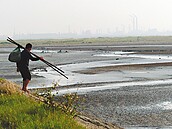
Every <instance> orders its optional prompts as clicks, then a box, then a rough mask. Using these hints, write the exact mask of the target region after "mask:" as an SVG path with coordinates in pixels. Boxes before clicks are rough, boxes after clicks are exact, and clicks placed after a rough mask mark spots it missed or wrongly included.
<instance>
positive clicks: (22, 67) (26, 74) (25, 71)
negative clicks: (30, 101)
mask: <svg viewBox="0 0 172 129" xmlns="http://www.w3.org/2000/svg"><path fill="white" fill-rule="evenodd" d="M25 48H26V49H24V50H23V51H22V52H21V60H20V61H19V62H17V71H20V73H21V76H22V78H23V87H22V90H23V91H25V92H28V93H29V91H28V90H27V86H28V84H29V82H30V80H31V74H30V71H29V68H28V66H29V60H32V61H38V60H43V58H42V57H40V58H34V57H32V55H31V54H30V51H31V49H32V44H30V43H28V44H26V47H25Z"/></svg>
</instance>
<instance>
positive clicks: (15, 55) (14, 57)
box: [8, 47, 21, 62]
mask: <svg viewBox="0 0 172 129" xmlns="http://www.w3.org/2000/svg"><path fill="white" fill-rule="evenodd" d="M8 60H9V61H11V62H19V61H20V60H21V51H20V47H17V48H15V49H14V50H13V51H12V52H11V53H10V55H9V57H8Z"/></svg>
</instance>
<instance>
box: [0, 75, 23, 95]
mask: <svg viewBox="0 0 172 129" xmlns="http://www.w3.org/2000/svg"><path fill="white" fill-rule="evenodd" d="M19 92H20V87H19V86H18V85H17V84H15V83H13V82H10V81H8V80H5V79H2V78H0V94H14V93H19Z"/></svg>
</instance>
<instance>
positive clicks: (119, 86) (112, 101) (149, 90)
mask: <svg viewBox="0 0 172 129" xmlns="http://www.w3.org/2000/svg"><path fill="white" fill-rule="evenodd" d="M38 48H39V47H38ZM1 49H2V48H1ZM3 49H4V48H3ZM5 50H6V49H5ZM36 50H37V48H35V52H36V53H37V54H38V55H40V56H43V57H44V58H45V59H46V60H48V61H50V62H52V63H53V64H55V65H57V66H58V67H60V68H62V69H63V70H64V71H65V72H66V73H65V74H66V75H67V76H68V77H69V80H65V79H63V77H61V76H59V75H58V74H57V73H55V72H53V71H52V70H51V69H49V68H47V66H46V65H45V64H43V63H41V62H39V63H38V62H31V63H30V69H31V71H32V75H33V76H32V81H31V84H30V86H29V88H30V89H32V88H34V87H35V86H37V85H42V84H39V83H40V80H42V83H44V84H45V86H44V87H46V85H48V83H52V82H51V81H53V80H55V81H57V82H58V83H59V85H60V86H59V88H58V91H59V92H60V90H66V91H65V92H70V91H71V92H77V91H78V94H79V95H80V96H81V97H83V98H84V101H83V102H81V108H78V110H79V111H81V112H82V113H84V114H89V115H91V116H93V117H97V118H99V119H102V120H103V121H106V122H110V123H115V124H118V125H120V126H122V127H125V128H129V127H133V126H134V127H152V126H155V127H170V126H172V113H171V112H172V92H171V91H172V86H171V85H172V74H171V69H172V53H171V52H172V45H171V44H170V43H168V44H163V43H158V44H155V43H154V44H150V43H149V44H147V43H145V44H144V43H142V44H139V43H138V44H134V45H133V44H121V45H120V44H118V45H116V44H112V43H111V44H106V43H104V44H101V45H97V44H96V45H95V44H93V45H91V44H89V45H86V44H84V45H71V46H48V47H46V46H44V47H43V49H41V50H39V51H36ZM0 56H1V58H0V62H1V63H0V65H1V73H0V74H1V77H4V78H7V79H10V80H13V81H15V82H17V83H19V84H21V83H20V82H21V78H20V74H19V73H16V72H15V64H12V63H10V62H8V60H7V58H6V57H7V56H8V52H2V51H1V53H0ZM82 88H85V89H83V90H81V91H79V89H82ZM74 89H77V90H76V91H74Z"/></svg>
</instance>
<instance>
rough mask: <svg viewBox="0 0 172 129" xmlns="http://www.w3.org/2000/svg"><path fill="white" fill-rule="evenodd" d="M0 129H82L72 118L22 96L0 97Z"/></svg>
mask: <svg viewBox="0 0 172 129" xmlns="http://www.w3.org/2000/svg"><path fill="white" fill-rule="evenodd" d="M0 128H1V129H16V128H17V129H83V128H84V127H82V126H80V125H78V124H77V122H76V121H75V120H74V119H73V118H72V116H70V115H67V114H65V113H63V112H62V111H61V110H60V109H55V108H51V107H49V106H47V105H46V104H43V103H41V102H37V101H35V100H33V99H31V98H29V97H27V96H25V95H22V94H18V93H16V94H12V95H8V94H1V95H0Z"/></svg>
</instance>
